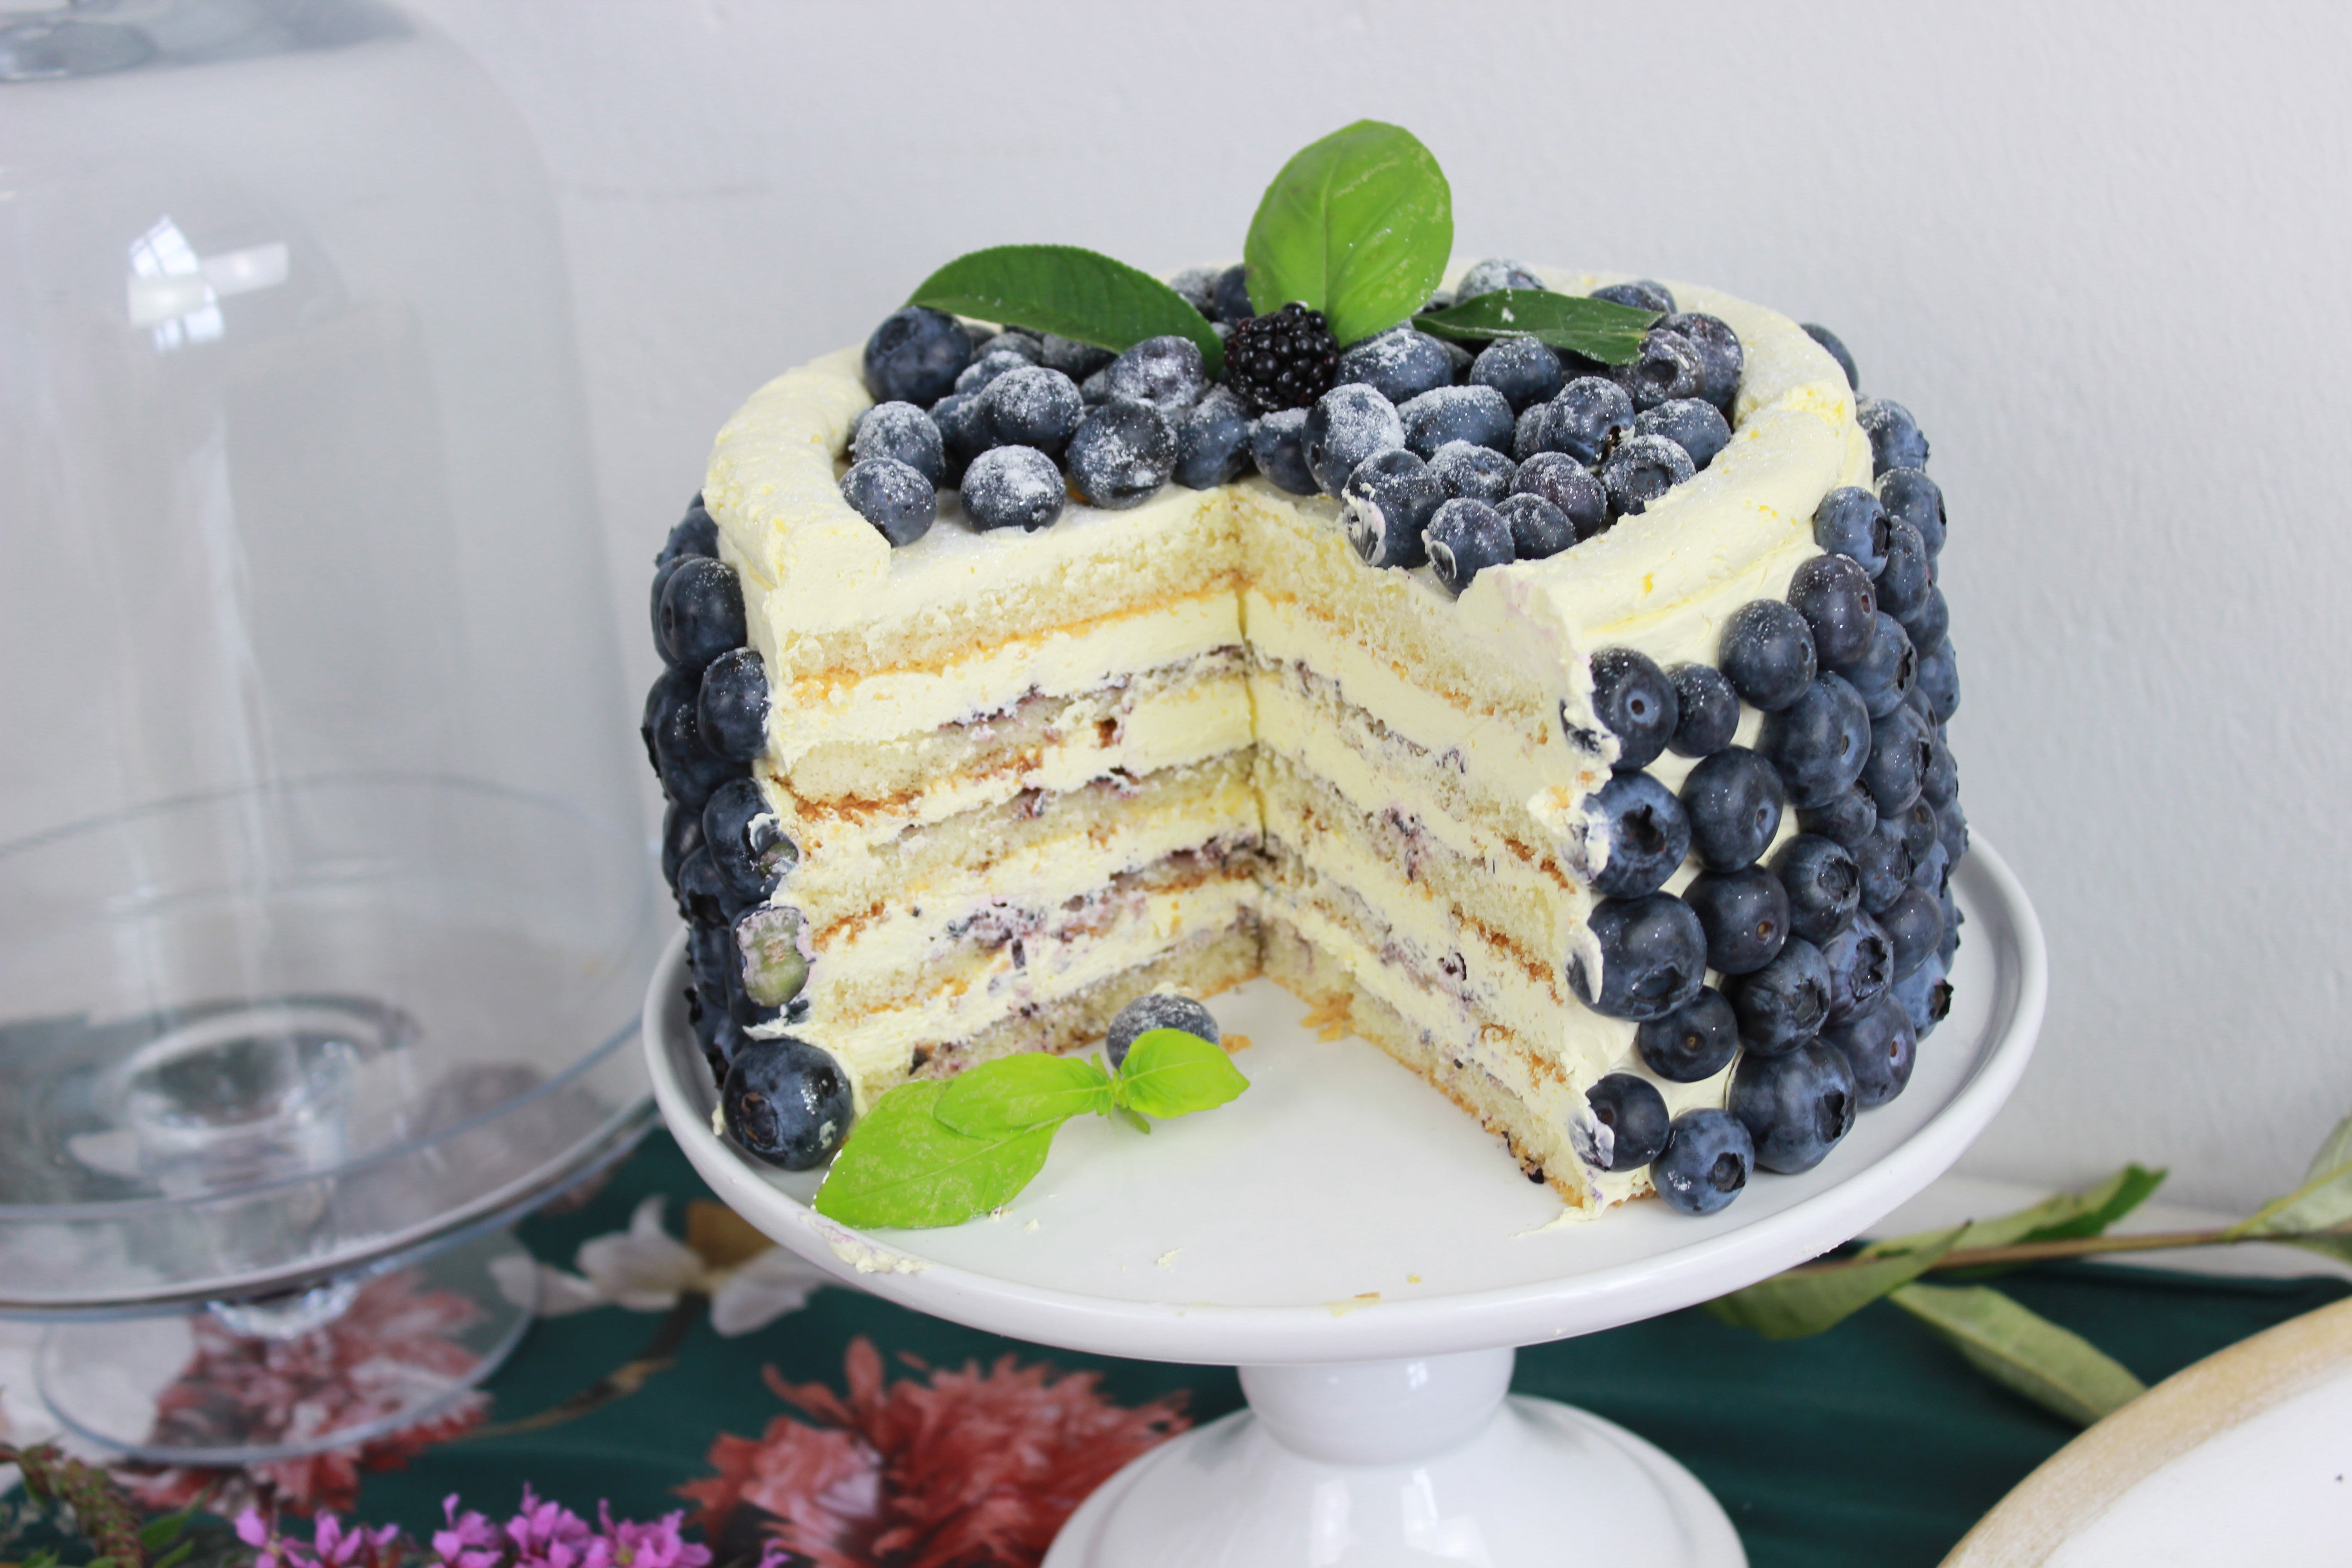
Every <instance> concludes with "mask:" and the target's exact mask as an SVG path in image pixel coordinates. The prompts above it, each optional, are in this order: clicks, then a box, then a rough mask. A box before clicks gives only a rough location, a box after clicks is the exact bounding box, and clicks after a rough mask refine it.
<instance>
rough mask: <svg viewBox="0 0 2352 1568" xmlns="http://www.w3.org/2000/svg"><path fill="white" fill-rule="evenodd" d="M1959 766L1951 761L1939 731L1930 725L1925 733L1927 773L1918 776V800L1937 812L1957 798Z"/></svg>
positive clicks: (1958, 792)
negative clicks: (1932, 807) (1934, 808)
mask: <svg viewBox="0 0 2352 1568" xmlns="http://www.w3.org/2000/svg"><path fill="white" fill-rule="evenodd" d="M1959 794H1960V765H1959V763H1958V762H1956V761H1954V760H1953V757H1952V748H1951V747H1950V746H1948V745H1947V744H1946V743H1945V742H1944V732H1943V731H1942V730H1941V729H1939V728H1937V727H1936V726H1933V725H1930V726H1929V727H1928V731H1927V772H1926V773H1921V774H1920V775H1919V798H1920V799H1921V800H1924V801H1926V802H1927V804H1928V805H1932V806H1934V807H1936V808H1937V810H1938V811H1940V810H1942V809H1943V808H1944V807H1945V806H1947V805H1951V804H1952V802H1953V801H1955V800H1957V799H1958V798H1959Z"/></svg>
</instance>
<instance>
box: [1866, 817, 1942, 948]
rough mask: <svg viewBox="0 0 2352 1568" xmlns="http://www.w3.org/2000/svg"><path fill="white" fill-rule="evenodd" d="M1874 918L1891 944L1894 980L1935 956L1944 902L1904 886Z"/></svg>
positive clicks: (1931, 895) (1938, 942)
mask: <svg viewBox="0 0 2352 1568" xmlns="http://www.w3.org/2000/svg"><path fill="white" fill-rule="evenodd" d="M1938 847H1939V848H1940V847H1941V846H1938ZM1877 919H1878V925H1879V929H1880V930H1882V931H1885V933H1886V940H1887V941H1888V942H1892V943H1894V946H1895V963H1894V975H1895V978H1896V979H1897V980H1900V979H1901V978H1902V977H1903V976H1905V975H1906V974H1908V973H1911V972H1912V971H1913V970H1915V969H1916V968H1918V967H1919V965H1920V964H1922V963H1925V962H1927V960H1928V959H1930V958H1933V957H1935V956H1936V949H1937V947H1939V946H1941V945H1942V944H1943V941H1944V906H1943V904H1942V903H1941V901H1939V900H1937V897H1936V895H1935V894H1933V893H1931V892H1929V891H1928V890H1927V889H1925V888H1918V887H1912V888H1906V889H1903V891H1902V892H1901V893H1899V894H1897V895H1896V896H1895V901H1894V902H1893V903H1892V904H1889V905H1888V906H1887V907H1886V910H1885V913H1883V914H1881V915H1879V916H1878V917H1877Z"/></svg>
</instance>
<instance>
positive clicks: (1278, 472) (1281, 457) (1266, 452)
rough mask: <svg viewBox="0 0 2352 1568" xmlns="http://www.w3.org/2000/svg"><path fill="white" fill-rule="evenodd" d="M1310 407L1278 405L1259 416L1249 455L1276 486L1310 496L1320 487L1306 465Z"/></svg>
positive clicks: (1298, 494) (1251, 434)
mask: <svg viewBox="0 0 2352 1568" xmlns="http://www.w3.org/2000/svg"><path fill="white" fill-rule="evenodd" d="M1306 433H1307V410H1305V409H1304V408H1278V409H1276V410H1275V411H1274V412H1273V413H1271V414H1267V415H1263V416H1260V417H1259V419H1258V422H1257V426H1256V427H1255V429H1254V430H1253V431H1252V432H1251V433H1250V458H1251V460H1252V461H1254V462H1255V463H1256V464H1257V471H1258V472H1259V473H1261V474H1264V475H1265V477H1266V479H1268V480H1269V481H1271V482H1272V483H1273V485H1274V487H1275V488H1276V489H1282V490H1288V491H1289V492H1290V493H1291V494H1292V495H1295V496H1311V495H1313V494H1315V493H1316V490H1317V489H1318V486H1317V485H1316V483H1315V476H1314V474H1312V473H1311V472H1309V471H1308V469H1307V447H1306V442H1305V439H1304V437H1305V436H1306Z"/></svg>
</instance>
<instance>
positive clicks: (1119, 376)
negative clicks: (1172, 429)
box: [1102, 333, 1209, 416]
mask: <svg viewBox="0 0 2352 1568" xmlns="http://www.w3.org/2000/svg"><path fill="white" fill-rule="evenodd" d="M1102 374H1103V390H1104V391H1105V392H1106V393H1108V395H1110V396H1112V397H1131V398H1133V399H1135V400H1136V401H1137V402H1139V403H1148V404H1150V405H1151V406H1152V407H1154V408H1156V409H1158V410H1159V411H1160V413H1161V414H1163V415H1169V416H1173V415H1175V414H1178V413H1180V412H1181V411H1182V410H1184V409H1187V408H1190V407H1192V405H1194V404H1195V403H1198V402H1200V401H1201V395H1202V394H1203V393H1205V392H1207V391H1208V390H1209V370H1208V366H1207V364H1206V363H1204V362H1203V361H1202V358H1201V345H1200V344H1198V343H1196V342H1193V341H1192V339H1190V338H1186V337H1178V336H1176V335H1174V334H1172V333H1171V334H1170V335H1169V336H1167V337H1160V338H1146V339H1144V340H1143V341H1142V342H1139V343H1138V344H1136V345H1135V346H1134V347H1133V348H1130V349H1129V350H1127V351H1126V352H1125V353H1121V354H1120V355H1119V356H1118V358H1116V359H1114V360H1112V361H1111V362H1110V364H1109V366H1108V368H1107V369H1106V370H1104V372H1103V373H1102Z"/></svg>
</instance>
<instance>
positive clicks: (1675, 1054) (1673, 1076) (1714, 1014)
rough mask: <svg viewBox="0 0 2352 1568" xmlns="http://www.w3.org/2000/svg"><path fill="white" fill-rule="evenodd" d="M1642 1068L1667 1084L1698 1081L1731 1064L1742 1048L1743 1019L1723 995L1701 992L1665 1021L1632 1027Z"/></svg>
mask: <svg viewBox="0 0 2352 1568" xmlns="http://www.w3.org/2000/svg"><path fill="white" fill-rule="evenodd" d="M1633 1048H1634V1049H1635V1050H1636V1051H1639V1052H1640V1053H1641V1057H1642V1065H1643V1067H1645V1068H1649V1069H1650V1070H1651V1071H1652V1072H1654V1073H1656V1074H1657V1075H1658V1076H1659V1077H1660V1078H1662V1079H1665V1080H1666V1081H1667V1082H1668V1083H1698V1082H1701V1081H1703V1080H1705V1079H1710V1078H1713V1077H1714V1076H1715V1075H1716V1074H1717V1073H1719V1072H1721V1071H1722V1070H1723V1069H1724V1068H1727V1067H1729V1066H1730V1065H1731V1058H1732V1057H1733V1056H1735V1055H1736V1054H1738V1050H1739V1018H1738V1015H1737V1014H1735V1013H1733V1012H1732V1010H1731V1004H1730V1003H1728V1002H1727V1001H1725V1000H1724V999H1723V993H1722V992H1720V991H1717V990H1714V989H1711V988H1710V989H1707V990H1704V991H1701V992H1700V993H1699V994H1697V995H1696V996H1694V997H1693V998H1691V1000H1690V1001H1689V1002H1688V1003H1686V1004H1685V1005H1683V1006H1680V1007H1677V1008H1676V1009H1675V1010H1674V1011H1673V1012H1671V1013H1669V1014H1667V1015H1666V1016H1664V1017H1663V1018H1653V1019H1651V1020H1650V1021H1649V1022H1648V1023H1646V1024H1639V1025H1636V1026H1634V1029H1633Z"/></svg>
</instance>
